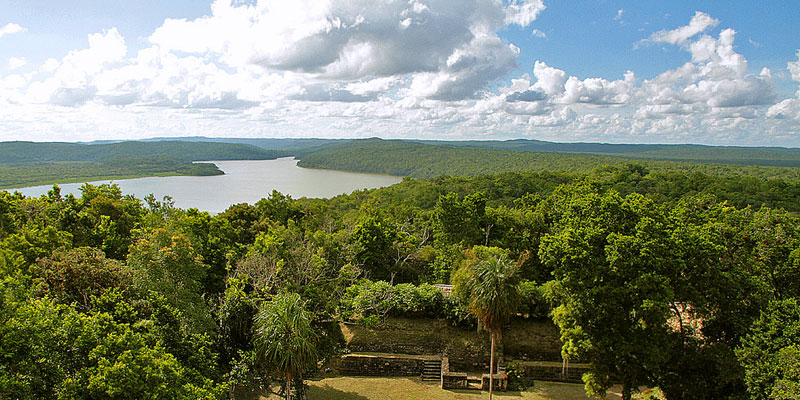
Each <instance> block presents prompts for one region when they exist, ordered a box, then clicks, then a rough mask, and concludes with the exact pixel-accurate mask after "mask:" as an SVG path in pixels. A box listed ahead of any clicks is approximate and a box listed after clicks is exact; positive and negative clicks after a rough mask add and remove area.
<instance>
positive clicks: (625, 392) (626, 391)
mask: <svg viewBox="0 0 800 400" xmlns="http://www.w3.org/2000/svg"><path fill="white" fill-rule="evenodd" d="M622 400H631V384H630V383H627V382H626V383H623V384H622Z"/></svg>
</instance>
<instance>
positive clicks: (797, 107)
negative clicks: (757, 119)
mask: <svg viewBox="0 0 800 400" xmlns="http://www.w3.org/2000/svg"><path fill="white" fill-rule="evenodd" d="M786 69H787V70H789V73H790V74H791V76H792V80H794V81H795V82H797V83H798V84H799V85H800V50H798V51H797V61H790V62H788V63H786ZM795 96H796V97H795V98H793V99H785V100H783V101H781V102H780V103H778V104H775V105H773V106H772V107H770V108H769V110H767V117H769V118H775V119H781V120H783V119H786V120H789V121H791V122H790V123H792V124H793V126H792V129H795V130H797V129H798V128H800V87H798V89H797V93H796V94H795Z"/></svg>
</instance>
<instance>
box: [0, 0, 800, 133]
mask: <svg viewBox="0 0 800 400" xmlns="http://www.w3.org/2000/svg"><path fill="white" fill-rule="evenodd" d="M385 5H386V6H385V7H375V6H374V4H373V3H372V2H368V1H366V0H358V1H345V0H330V1H312V0H299V1H296V2H272V1H252V2H246V3H245V2H240V1H236V2H234V1H230V0H228V1H223V0H217V1H215V2H214V3H213V5H212V11H211V13H210V14H209V15H208V16H205V17H201V18H197V19H191V20H180V19H170V20H166V21H165V22H164V23H163V25H162V26H161V27H159V28H158V29H156V30H155V31H154V32H153V34H152V35H151V36H150V37H149V47H147V46H145V47H144V48H142V49H140V50H138V51H137V52H136V53H135V54H129V53H130V52H129V50H128V46H127V44H126V41H125V38H123V37H122V35H121V34H120V32H119V31H118V30H117V29H114V28H111V29H107V30H104V31H102V32H99V33H95V34H92V35H89V37H88V38H87V39H88V41H87V45H86V46H85V48H83V49H76V50H73V51H70V52H68V53H67V55H66V56H64V57H62V58H59V59H55V58H51V59H48V60H47V61H46V62H44V63H43V64H42V65H39V66H29V68H26V70H28V69H29V70H30V71H28V72H26V73H24V74H23V73H15V74H10V75H6V76H0V103H2V105H3V106H2V107H0V120H3V121H4V132H3V135H5V136H4V139H8V135H11V134H13V133H14V132H27V133H26V135H30V134H37V133H42V134H44V132H52V131H58V132H60V135H62V136H59V137H58V139H60V140H75V139H76V138H77V136H74V135H78V134H83V132H90V131H91V132H95V134H97V135H102V132H113V135H115V136H114V137H116V138H135V137H148V136H153V132H156V131H157V132H159V134H163V135H170V134H172V135H182V134H185V132H192V133H196V134H205V135H209V136H284V137H285V136H336V137H368V136H375V135H376V134H379V135H381V136H385V137H422V136H434V137H439V138H454V139H455V138H465V137H473V138H474V137H481V138H492V137H493V135H497V134H498V133H504V134H507V135H510V136H515V137H518V136H530V137H536V138H540V139H545V140H547V139H549V140H558V141H564V140H584V141H586V140H602V141H651V142H652V141H658V142H676V141H677V142H686V141H690V142H705V143H714V142H715V141H717V140H721V141H727V142H728V143H731V142H734V143H736V142H742V141H745V142H747V143H748V144H753V143H760V142H761V141H762V140H761V139H765V138H774V137H778V136H780V138H782V139H781V140H784V141H785V143H794V144H795V145H796V143H795V142H793V140H796V139H793V138H792V135H791V132H798V131H800V91H798V92H799V93H798V96H797V98H791V99H785V100H780V99H778V98H777V95H776V90H775V85H774V83H773V81H772V73H771V71H770V70H769V69H766V68H762V69H761V72H760V73H752V71H750V66H749V65H748V61H747V59H746V58H745V57H744V56H743V55H742V54H739V53H737V52H736V50H735V47H734V40H735V37H736V32H735V31H734V30H732V29H723V30H722V31H720V32H719V34H718V35H716V36H711V34H710V33H706V32H707V31H708V30H709V29H710V28H712V27H715V26H717V25H718V23H719V22H718V21H717V20H716V19H714V18H712V17H710V16H709V15H707V14H704V13H700V12H698V13H697V14H695V16H694V18H692V20H691V21H690V22H689V24H688V25H687V26H684V27H679V28H677V29H674V30H665V31H661V32H656V33H655V34H653V35H650V36H649V37H648V38H647V39H644V41H643V42H647V43H663V44H668V45H675V46H679V48H680V49H682V50H683V51H686V52H687V54H689V55H690V56H691V60H690V61H689V62H686V63H685V64H684V65H680V66H677V67H675V68H672V69H669V70H666V71H664V72H662V73H661V74H658V75H657V76H655V77H653V78H651V79H647V80H642V79H640V78H638V77H637V75H636V74H635V73H634V72H633V71H627V72H625V73H624V74H623V75H622V76H619V77H612V78H611V79H609V78H608V77H598V76H595V77H592V76H590V77H581V78H579V77H577V76H574V75H572V74H570V73H569V71H568V69H566V70H565V69H560V68H557V66H551V65H548V63H547V61H546V60H538V61H536V62H535V63H534V65H533V68H532V69H531V70H528V71H527V72H525V73H523V74H522V75H521V76H516V77H514V78H511V79H510V81H505V79H508V76H509V72H510V71H513V70H514V69H515V68H517V61H518V57H519V55H520V49H519V48H518V47H516V46H515V45H514V44H513V43H510V42H508V40H507V39H503V38H502V37H501V36H499V32H502V31H503V30H504V29H506V28H507V27H508V26H509V25H519V26H521V27H529V26H530V25H531V24H533V23H534V22H535V19H536V18H537V16H538V15H539V14H540V13H541V12H543V10H545V8H544V4H543V3H542V2H541V1H510V2H509V1H502V2H501V1H499V0H465V1H463V2H453V1H449V0H430V1H426V0H411V1H409V0H387V1H386V2H385ZM618 15H620V16H621V15H622V14H621V13H618ZM531 32H532V33H531V35H534V36H535V35H537V32H539V31H538V30H536V29H531ZM643 42H642V43H643ZM797 57H798V58H797V61H792V62H789V63H788V64H787V69H788V71H789V73H790V74H791V76H792V77H793V79H795V80H797V81H798V82H799V83H800V53H798V56H797ZM10 65H11V64H9V66H10ZM98 132H100V133H98ZM748 132H756V133H749V135H750V136H748ZM787 132H789V133H787ZM70 135H73V136H74V137H71V136H70ZM754 135H755V136H754ZM758 135H760V136H758ZM23 137H24V136H23ZM48 138H50V139H51V140H53V139H56V137H53V136H48ZM81 139H85V137H81Z"/></svg>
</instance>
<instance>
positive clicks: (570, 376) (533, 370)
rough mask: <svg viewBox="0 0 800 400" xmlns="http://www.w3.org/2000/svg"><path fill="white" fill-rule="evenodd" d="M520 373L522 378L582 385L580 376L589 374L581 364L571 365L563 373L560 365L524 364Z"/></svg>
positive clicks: (587, 368) (587, 369)
mask: <svg viewBox="0 0 800 400" xmlns="http://www.w3.org/2000/svg"><path fill="white" fill-rule="evenodd" d="M522 371H523V372H522V373H523V375H524V376H526V377H530V378H533V379H534V380H539V381H555V382H572V383H583V381H582V380H581V376H583V374H584V373H585V372H589V367H588V366H586V365H582V364H578V365H575V364H573V365H570V367H569V368H567V369H566V371H564V370H563V369H562V367H561V365H548V364H528V363H526V364H523V365H522ZM562 372H566V373H562Z"/></svg>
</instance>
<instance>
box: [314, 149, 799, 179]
mask: <svg viewBox="0 0 800 400" xmlns="http://www.w3.org/2000/svg"><path fill="white" fill-rule="evenodd" d="M495 143H498V142H495ZM487 146H488V145H487ZM638 146H645V145H638ZM681 148H682V149H688V148H690V147H688V146H684V147H681ZM710 149H717V148H707V149H706V148H703V150H698V151H699V153H696V155H698V156H700V155H704V156H710V155H712V154H713V151H712V150H710ZM783 150H785V151H786V152H782V151H783ZM783 150H781V151H777V150H776V151H775V152H762V153H769V154H774V155H775V157H776V158H780V157H786V158H787V159H786V160H785V161H786V162H794V161H791V159H792V157H794V158H797V159H798V160H800V153H798V154H796V153H794V152H792V151H791V150H790V149H783ZM653 151H654V152H656V153H654V154H657V153H658V152H659V151H661V152H663V151H665V150H663V149H662V150H659V149H654V150H653ZM722 151H723V153H724V150H722ZM749 151H750V150H743V149H740V148H737V149H736V150H732V152H733V153H732V155H731V157H733V155H736V156H737V157H739V160H740V163H739V164H748V163H751V162H753V160H756V159H757V157H756V158H747V157H749V156H747V157H746V155H747V154H750V155H756V156H759V157H760V156H764V154H762V153H750V152H749ZM687 154H688V153H687ZM685 157H689V155H686V156H685ZM721 160H722V158H719V159H718V160H717V161H714V162H705V163H704V162H702V161H701V160H699V159H691V160H689V159H688V158H687V162H677V161H664V160H655V159H653V160H642V159H640V158H638V157H633V155H631V157H628V158H626V157H619V156H610V155H597V154H576V153H560V152H534V151H527V150H502V149H495V148H489V147H484V148H476V147H472V146H463V145H462V146H445V145H442V144H438V145H432V144H426V143H421V142H409V141H395V140H381V139H365V140H354V141H352V142H347V143H337V144H331V145H328V146H326V147H324V148H322V149H320V150H319V151H316V152H314V153H311V154H308V155H306V156H304V157H303V158H302V160H301V161H300V163H298V165H299V166H301V167H307V168H327V169H339V170H347V171H358V172H371V173H383V174H391V175H401V176H411V177H417V178H430V177H435V176H440V175H451V176H477V175H486V174H497V173H503V172H537V171H563V172H576V173H583V172H589V171H591V170H593V169H594V168H597V167H598V166H601V165H622V164H629V163H638V164H644V165H647V166H648V167H649V168H651V169H657V170H662V171H681V172H703V173H706V174H711V175H718V176H736V175H747V176H753V177H757V178H784V179H792V180H795V179H800V171H799V170H797V169H796V168H792V167H774V166H760V165H736V164H722V163H721V162H722V161H721Z"/></svg>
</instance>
